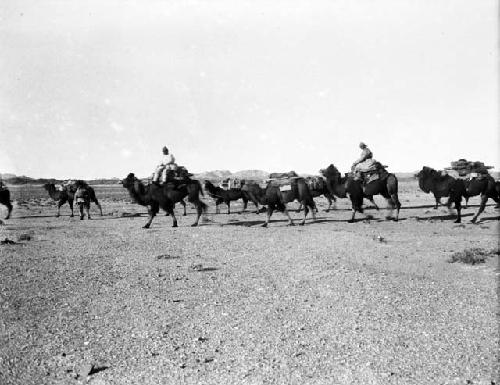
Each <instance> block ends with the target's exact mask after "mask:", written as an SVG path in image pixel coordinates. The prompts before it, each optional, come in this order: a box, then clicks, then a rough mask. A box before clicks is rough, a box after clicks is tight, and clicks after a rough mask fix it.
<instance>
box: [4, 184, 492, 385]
mask: <svg viewBox="0 0 500 385" xmlns="http://www.w3.org/2000/svg"><path fill="white" fill-rule="evenodd" d="M94 187H95V190H96V194H97V197H98V198H99V199H100V201H101V204H102V206H103V211H104V216H102V217H101V216H99V214H98V211H97V210H96V207H95V206H94V205H92V209H91V214H92V219H91V220H87V219H85V220H82V221H81V220H79V217H78V215H76V216H75V217H74V218H70V217H69V214H70V210H69V207H68V205H65V206H63V207H62V208H61V214H62V215H61V217H59V218H56V217H55V213H56V205H55V203H54V202H53V201H51V200H50V199H49V198H48V195H47V194H46V193H45V192H44V191H43V189H42V188H41V187H40V186H30V185H26V186H11V193H12V196H13V199H14V201H15V202H14V211H13V213H12V217H11V219H9V220H6V221H4V224H3V225H2V226H0V240H2V244H0V384H5V385H7V384H23V385H28V384H37V385H38V384H84V383H88V384H94V385H97V384H99V385H104V384H109V385H111V384H120V385H121V384H489V385H491V384H499V383H500V381H499V363H498V362H499V358H500V357H499V342H500V341H499V328H498V321H499V306H498V288H499V286H498V282H499V281H498V276H499V272H500V270H499V268H498V267H499V266H498V258H499V256H498V234H499V211H498V209H495V208H494V204H493V202H491V201H490V202H489V204H488V206H487V208H486V210H485V212H484V213H483V215H482V216H481V217H480V218H481V221H480V222H479V223H478V224H471V223H469V221H470V218H471V217H472V215H473V213H474V212H475V211H476V210H477V208H478V204H479V199H478V198H473V199H471V201H470V202H469V203H470V205H471V206H470V207H468V208H467V209H465V210H464V212H463V213H464V216H463V224H454V223H453V219H452V218H451V217H450V216H449V213H448V210H447V209H446V207H439V208H438V209H437V210H434V209H433V208H432V206H433V198H432V196H430V195H426V194H425V193H423V192H421V191H419V190H418V186H417V183H416V182H415V181H412V180H410V181H405V182H401V183H400V200H401V203H402V205H403V208H402V210H401V213H400V221H399V222H393V221H386V220H385V219H384V217H385V211H384V210H381V211H376V210H374V209H371V208H368V210H367V211H366V213H365V214H369V215H371V216H372V218H370V217H368V219H367V218H366V215H363V214H358V218H359V220H358V221H357V222H356V223H347V220H348V219H349V218H350V215H351V212H350V203H349V201H347V200H345V199H339V200H338V201H337V204H336V209H335V210H333V211H330V212H328V213H326V212H324V208H325V207H326V206H327V205H326V200H325V199H324V198H317V199H316V201H317V204H318V207H319V209H320V212H319V213H318V214H317V219H316V221H312V220H310V219H309V220H308V221H307V223H306V225H305V226H303V227H300V226H295V227H287V226H286V221H285V217H284V216H283V215H282V214H281V213H275V214H274V215H273V217H272V219H273V221H272V222H271V224H270V226H269V228H267V229H265V228H261V227H260V225H261V224H262V223H263V222H264V219H265V214H259V215H257V214H254V213H252V212H245V213H243V214H239V213H238V211H239V210H240V209H241V207H242V204H241V202H240V203H236V204H233V205H232V214H231V215H226V214H225V212H226V208H225V206H221V214H218V215H216V214H215V207H214V204H213V201H212V199H210V198H209V197H208V196H206V197H205V198H204V201H205V202H206V203H209V205H210V206H209V210H208V213H207V215H206V218H205V220H204V221H203V222H201V223H200V226H199V227H197V228H192V227H190V224H191V223H192V222H193V221H194V218H195V211H194V209H193V208H191V207H190V206H189V205H188V215H187V216H186V217H183V216H181V214H182V209H181V207H180V206H177V208H176V212H177V214H178V220H179V227H178V228H172V227H171V225H172V221H171V218H169V217H166V216H164V215H163V214H161V215H159V216H158V217H157V218H155V220H154V221H153V224H152V226H151V228H150V229H149V230H146V229H142V226H143V225H144V224H145V222H146V219H147V218H146V209H145V208H144V207H141V206H139V205H137V204H135V203H133V202H132V201H131V200H130V199H129V197H128V195H127V192H126V191H125V190H124V189H123V188H122V187H121V186H120V185H108V186H94ZM375 201H376V202H377V203H378V204H379V205H380V206H381V208H382V207H384V206H385V201H384V199H383V198H381V197H376V198H375ZM291 206H293V207H297V206H298V205H297V204H292V205H291ZM249 210H253V206H252V205H249ZM75 213H76V210H75ZM5 214H6V210H5V208H4V207H0V217H2V218H3V217H4V216H5ZM292 217H293V218H294V219H299V218H301V217H302V214H298V213H292ZM297 222H298V221H297ZM10 241H12V242H10ZM464 252H468V253H469V254H472V255H481V254H482V255H483V256H484V263H478V264H474V265H472V264H467V263H462V262H455V263H451V262H450V260H451V258H452V257H453V256H454V255H455V256H456V255H458V254H457V253H464Z"/></svg>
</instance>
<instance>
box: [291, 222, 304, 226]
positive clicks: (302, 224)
mask: <svg viewBox="0 0 500 385" xmlns="http://www.w3.org/2000/svg"><path fill="white" fill-rule="evenodd" d="M304 225H305V223H304V222H300V223H299V226H304ZM292 226H293V225H292Z"/></svg>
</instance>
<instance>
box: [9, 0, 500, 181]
mask: <svg viewBox="0 0 500 385" xmlns="http://www.w3.org/2000/svg"><path fill="white" fill-rule="evenodd" d="M497 36H498V10H497V1H493V0H491V1H489V0H481V1H470V0H423V1H417V0H379V1H377V0H375V1H373V0H366V1H352V0H342V1H340V0H329V1H306V0H301V1H290V0H288V1H259V0H252V1H235V0H230V1H184V0H183V1H162V2H160V1H155V2H143V1H134V2H124V1H122V0H120V1H116V2H114V1H103V0H99V1H85V2H84V1H72V0H65V1H62V0H61V1H40V0H34V1H19V0H16V1H13V0H12V1H11V0H2V1H1V2H0V172H13V173H16V174H24V175H29V176H32V177H56V178H70V177H71V178H94V177H124V176H125V175H126V174H127V173H128V172H135V173H136V174H139V175H141V176H145V175H149V174H151V173H152V172H153V170H154V168H155V166H156V164H157V163H158V162H159V160H160V158H161V148H162V147H163V146H164V145H166V146H168V147H169V148H170V149H171V151H172V153H173V154H174V155H175V157H176V158H177V161H178V163H179V164H182V165H185V166H186V167H187V168H188V169H190V170H191V171H194V172H200V171H205V170H214V169H229V170H231V171H238V170H245V169H262V170H266V171H288V170H292V169H293V170H296V171H298V172H307V173H316V172H317V171H318V170H319V169H320V168H323V167H325V166H327V165H328V164H330V163H334V164H336V165H337V166H338V167H339V168H340V169H341V170H342V171H347V169H348V168H349V167H350V165H351V164H352V162H353V161H354V160H355V159H356V158H358V157H359V153H360V150H359V148H358V143H359V142H360V141H364V142H365V143H367V144H368V146H369V147H370V148H371V150H372V151H373V153H374V156H375V158H376V159H377V160H380V161H381V162H382V163H384V164H387V165H389V170H390V171H394V172H402V171H415V170H417V169H419V168H421V167H422V166H423V165H429V166H433V167H435V168H443V167H446V166H449V163H450V162H451V161H452V160H457V159H458V158H461V157H465V158H467V159H470V160H482V161H484V162H485V163H487V164H489V165H493V166H495V167H496V168H497V169H499V168H500V167H499V166H500V164H499V163H500V162H499V158H500V155H499V134H498V123H499V119H498V103H499V100H498V97H499V91H498V85H499V81H498V63H499V61H498V41H497Z"/></svg>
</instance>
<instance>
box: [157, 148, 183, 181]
mask: <svg viewBox="0 0 500 385" xmlns="http://www.w3.org/2000/svg"><path fill="white" fill-rule="evenodd" d="M162 150H163V158H162V160H161V162H160V164H159V165H158V166H157V167H156V170H155V173H154V176H153V183H158V182H159V181H160V177H161V174H162V173H163V170H165V169H166V170H173V171H175V170H176V169H177V164H176V163H175V158H174V156H173V155H172V154H170V153H169V152H168V148H167V147H166V146H165V147H163V149H162Z"/></svg>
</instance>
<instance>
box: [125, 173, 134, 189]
mask: <svg viewBox="0 0 500 385" xmlns="http://www.w3.org/2000/svg"><path fill="white" fill-rule="evenodd" d="M136 180H137V178H136V177H135V175H134V173H133V172H131V173H130V174H128V175H127V177H126V178H125V179H123V180H122V185H123V187H125V188H129V187H133V186H134V183H135V181H136Z"/></svg>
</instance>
